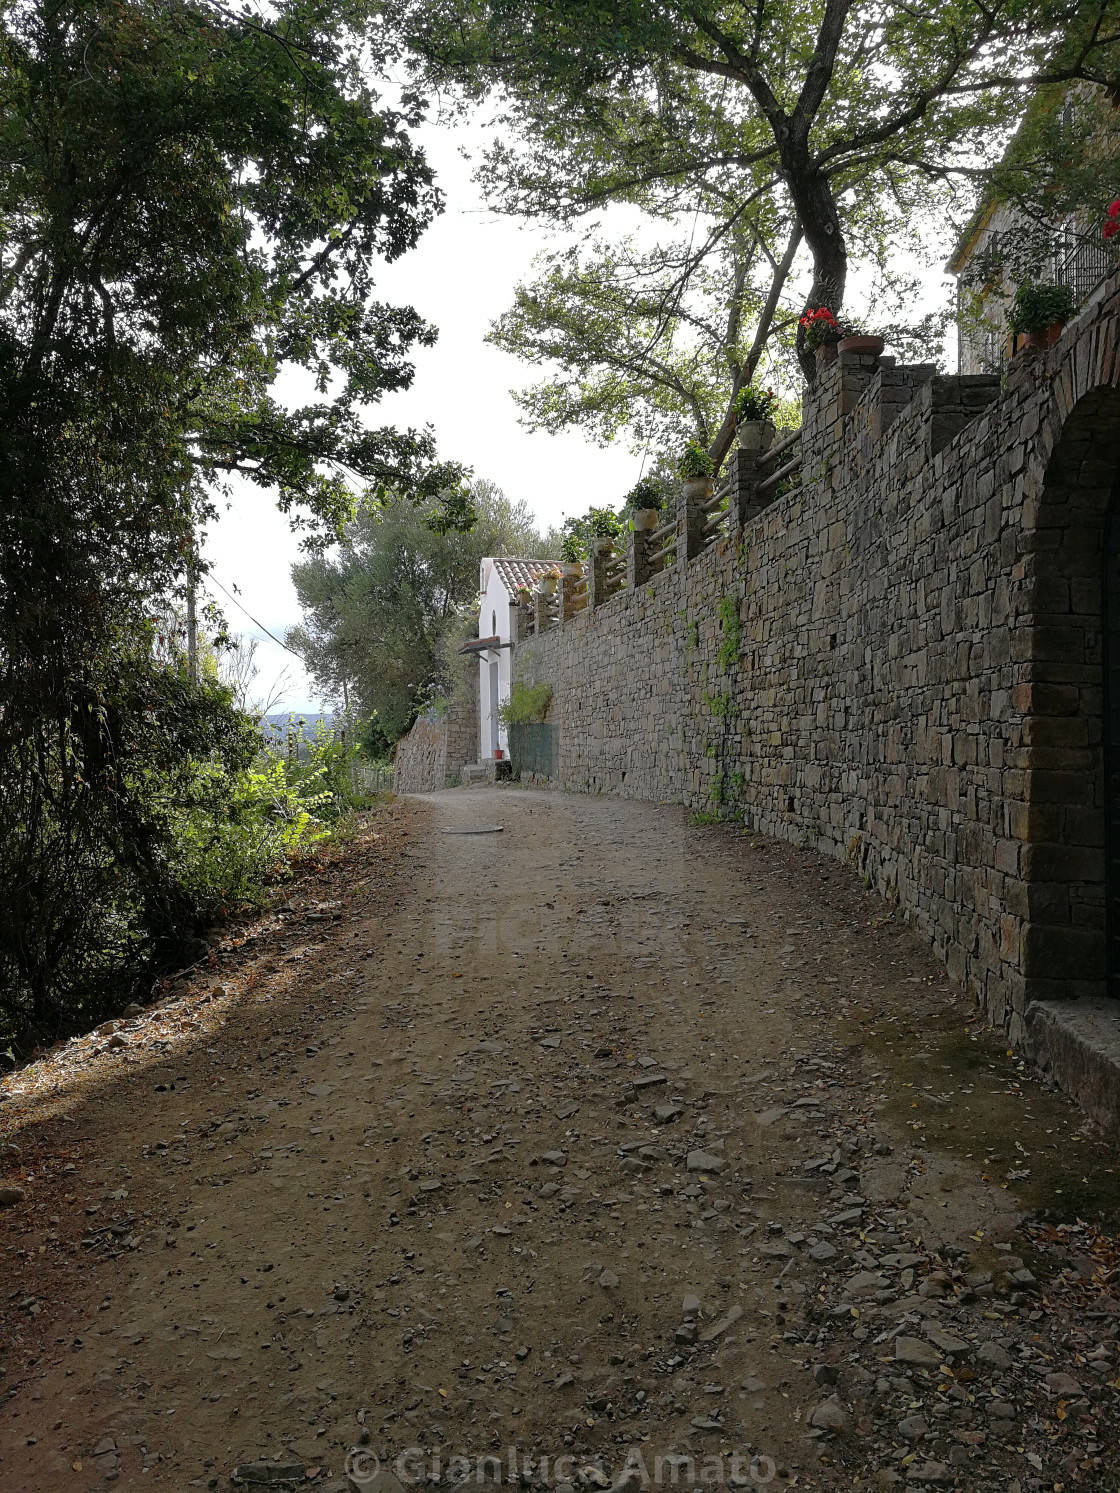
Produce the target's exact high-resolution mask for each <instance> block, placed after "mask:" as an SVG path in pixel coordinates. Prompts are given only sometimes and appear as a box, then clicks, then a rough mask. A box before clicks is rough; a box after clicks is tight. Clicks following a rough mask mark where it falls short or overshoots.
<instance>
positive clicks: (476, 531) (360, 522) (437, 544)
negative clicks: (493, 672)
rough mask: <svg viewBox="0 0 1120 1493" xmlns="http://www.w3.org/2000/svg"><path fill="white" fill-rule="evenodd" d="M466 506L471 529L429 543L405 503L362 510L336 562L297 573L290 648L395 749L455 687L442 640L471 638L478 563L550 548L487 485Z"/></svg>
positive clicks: (312, 561)
mask: <svg viewBox="0 0 1120 1493" xmlns="http://www.w3.org/2000/svg"><path fill="white" fill-rule="evenodd" d="M470 498H471V504H472V507H473V509H474V511H475V522H474V526H473V527H472V528H471V529H470V531H469V532H467V533H465V534H453V535H448V534H442V533H438V532H435V531H434V530H433V529H432V527H431V525H430V524H429V522H428V517H429V511H428V509H427V508H425V507H424V506H419V507H418V506H417V505H415V504H413V503H410V502H408V501H407V500H405V499H391V500H390V501H389V502H387V503H385V504H384V505H383V506H372V505H371V506H363V507H361V508H360V509H359V510H358V513H357V514H356V516H355V517H354V519H353V521H352V522H351V523H350V524H348V525H347V528H346V532H345V535H344V539H343V542H342V544H341V545H340V546H339V547H338V549H337V551H334V552H331V553H323V554H316V555H312V556H310V557H309V558H308V559H307V560H305V561H302V562H300V563H299V564H297V565H295V566H293V568H292V579H293V580H294V582H295V587H296V592H297V594H298V596H299V601H300V605H301V607H302V608H303V613H304V620H303V623H302V624H301V625H300V626H299V627H296V628H293V629H291V630H290V631H289V633H288V635H287V641H288V643H289V644H290V646H291V647H293V648H295V649H297V650H298V651H299V652H300V653H301V654H302V655H303V657H304V659H305V661H306V663H307V666H308V669H309V671H310V673H311V677H312V679H313V680H314V681H315V685H316V688H317V689H318V690H319V692H320V693H321V694H322V696H323V697H324V698H326V699H340V698H342V697H343V696H345V697H346V698H348V699H349V700H350V702H351V706H352V707H353V708H355V709H357V710H358V711H359V712H360V713H361V714H362V715H364V716H372V715H376V717H377V721H378V725H379V727H380V729H381V730H382V731H384V733H385V735H386V736H387V737H388V739H389V740H390V741H396V739H397V738H398V737H399V736H401V735H403V734H404V732H405V731H407V730H408V728H409V727H410V726H411V724H412V722H413V721H414V720H415V718H416V715H417V712H418V711H419V710H420V708H421V706H422V705H423V704H424V703H426V701H427V700H428V699H429V698H430V697H431V694H432V691H433V689H435V688H437V687H439V686H441V685H446V684H448V683H450V681H449V679H448V678H447V675H448V673H449V671H450V669H451V668H453V663H452V660H451V659H450V658H449V657H448V656H447V649H446V647H445V645H446V644H447V643H448V640H449V639H450V638H451V637H452V636H454V637H455V638H459V637H461V636H464V635H467V633H469V635H472V636H473V635H475V634H476V630H477V629H476V625H475V624H476V623H477V621H478V604H477V598H478V579H479V567H480V563H481V561H482V559H483V557H484V556H486V555H498V554H506V555H519V556H524V557H527V558H545V557H546V556H547V554H549V553H550V552H551V551H552V550H554V548H555V543H556V542H555V539H552V540H547V539H545V538H543V537H542V536H541V535H540V534H539V533H538V532H537V530H536V528H535V526H534V523H533V520H532V518H531V516H530V514H529V512H528V509H527V507H526V505H525V504H524V503H511V502H510V501H509V499H508V498H506V497H505V495H504V494H503V493H502V492H501V491H500V489H498V488H497V487H495V486H494V484H493V483H489V482H486V481H483V480H477V481H475V482H474V483H473V484H472V487H471V493H470ZM477 667H478V666H477V663H474V668H475V669H476V670H477Z"/></svg>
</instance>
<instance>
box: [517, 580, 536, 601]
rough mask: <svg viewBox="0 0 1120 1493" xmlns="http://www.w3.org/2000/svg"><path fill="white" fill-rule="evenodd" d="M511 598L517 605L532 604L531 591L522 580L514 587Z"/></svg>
mask: <svg viewBox="0 0 1120 1493" xmlns="http://www.w3.org/2000/svg"><path fill="white" fill-rule="evenodd" d="M513 599H514V601H515V602H516V603H517V605H518V606H519V607H528V606H532V604H533V593H532V592H531V591H530V590H529V587H528V586H527V585H525V583H524V581H522V583H521V585H519V586H516V587H515V588H514V592H513Z"/></svg>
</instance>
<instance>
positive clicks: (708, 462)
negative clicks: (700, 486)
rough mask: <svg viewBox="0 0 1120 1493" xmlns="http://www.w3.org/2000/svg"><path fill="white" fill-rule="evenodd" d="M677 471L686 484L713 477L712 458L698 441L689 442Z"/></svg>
mask: <svg viewBox="0 0 1120 1493" xmlns="http://www.w3.org/2000/svg"><path fill="white" fill-rule="evenodd" d="M677 470H678V471H679V472H680V474H681V476H682V477H683V478H684V480H685V481H686V482H688V481H691V480H693V479H699V478H704V477H711V475H712V458H711V457H710V456H709V455H708V453H707V451H706V450H705V449H704V447H703V446H701V445H700V444H699V442H697V441H689V443H688V445H687V446H686V447H685V448H684V450H683V451H682V453H681V455H680V458H679V460H678V462H677Z"/></svg>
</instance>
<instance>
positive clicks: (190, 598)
mask: <svg viewBox="0 0 1120 1493" xmlns="http://www.w3.org/2000/svg"><path fill="white" fill-rule="evenodd" d="M197 581H198V572H197V570H196V568H195V557H194V550H193V548H192V550H191V557H190V559H189V560H188V561H187V674H188V675H189V677H190V679H191V680H192V681H193V682H195V683H197V681H198V618H197V616H196V613H195V590H196V586H197Z"/></svg>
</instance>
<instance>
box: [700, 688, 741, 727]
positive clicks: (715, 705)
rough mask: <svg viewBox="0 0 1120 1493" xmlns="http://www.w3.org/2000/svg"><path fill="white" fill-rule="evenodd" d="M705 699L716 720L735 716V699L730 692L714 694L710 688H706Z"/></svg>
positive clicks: (729, 718)
mask: <svg viewBox="0 0 1120 1493" xmlns="http://www.w3.org/2000/svg"><path fill="white" fill-rule="evenodd" d="M703 699H704V704H705V705H706V706H707V707H708V709H709V710H710V711H711V712H712V714H713V715H714V716H715V718H716V720H718V721H729V720H731V719H732V717H733V716H734V714H735V701H734V699H733V697H732V696H731V695H730V694H723V693H717V694H714V695H713V694H711V693H710V692H709V691H708V690H705V691H704V696H703Z"/></svg>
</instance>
